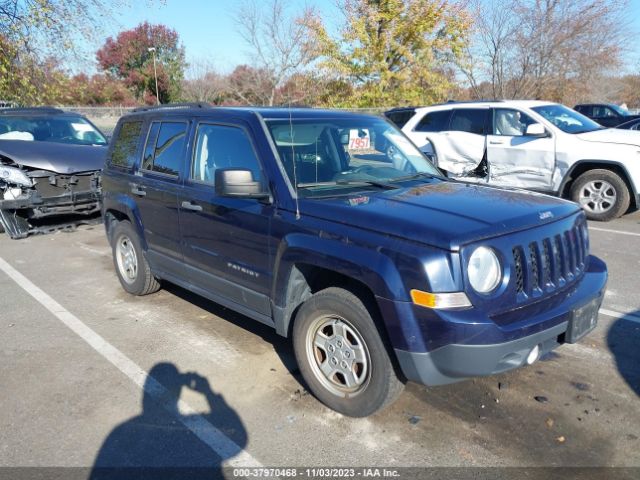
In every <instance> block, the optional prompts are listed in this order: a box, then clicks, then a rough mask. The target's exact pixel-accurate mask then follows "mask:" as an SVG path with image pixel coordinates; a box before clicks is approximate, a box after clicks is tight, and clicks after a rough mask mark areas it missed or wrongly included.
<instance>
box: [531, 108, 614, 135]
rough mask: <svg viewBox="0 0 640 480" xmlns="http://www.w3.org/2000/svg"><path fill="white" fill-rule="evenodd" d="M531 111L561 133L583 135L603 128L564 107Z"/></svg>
mask: <svg viewBox="0 0 640 480" xmlns="http://www.w3.org/2000/svg"><path fill="white" fill-rule="evenodd" d="M532 110H533V111H534V112H537V113H539V114H540V115H542V116H543V117H544V118H545V119H546V120H548V121H550V122H551V123H553V124H554V125H555V126H556V127H558V128H559V129H560V130H562V131H563V132H567V133H585V132H592V131H594V130H601V129H602V128H604V127H603V126H602V125H600V124H599V123H596V122H594V121H593V120H591V119H590V118H587V117H585V116H584V115H582V114H581V113H578V112H576V111H575V110H571V109H570V108H568V107H565V106H564V105H558V104H552V105H543V106H541V107H533V108H532Z"/></svg>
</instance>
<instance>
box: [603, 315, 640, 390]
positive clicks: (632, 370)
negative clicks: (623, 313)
mask: <svg viewBox="0 0 640 480" xmlns="http://www.w3.org/2000/svg"><path fill="white" fill-rule="evenodd" d="M631 315H633V317H631ZM631 315H629V316H628V317H623V318H618V319H617V320H616V321H615V322H614V323H613V324H612V325H611V327H609V332H608V333H607V345H608V347H609V350H610V351H611V353H613V356H614V358H615V361H616V366H617V367H618V371H619V372H620V376H622V378H623V379H624V380H625V382H627V385H629V388H631V390H632V391H633V392H634V393H635V394H636V395H637V396H639V397H640V322H639V321H638V320H637V318H640V311H636V312H634V313H632V314H631Z"/></svg>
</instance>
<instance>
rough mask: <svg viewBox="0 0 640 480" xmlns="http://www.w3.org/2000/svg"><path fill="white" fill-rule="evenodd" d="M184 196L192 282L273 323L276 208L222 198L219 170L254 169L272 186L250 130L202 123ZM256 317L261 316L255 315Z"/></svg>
mask: <svg viewBox="0 0 640 480" xmlns="http://www.w3.org/2000/svg"><path fill="white" fill-rule="evenodd" d="M192 150H193V151H192V154H191V155H190V156H191V168H190V172H189V174H188V177H187V178H186V180H185V187H184V190H183V192H182V194H181V195H180V197H179V206H180V217H181V228H182V238H183V244H184V257H185V258H184V259H185V268H186V269H187V271H188V275H189V278H190V281H191V282H192V283H193V284H194V285H196V286H197V287H199V288H201V289H204V290H205V291H207V292H208V293H209V294H213V295H210V296H213V297H214V298H215V299H217V300H218V301H220V302H221V303H227V304H229V302H231V303H232V304H233V305H231V306H232V307H233V308H236V309H238V310H240V311H243V312H245V313H248V312H247V309H248V310H250V311H251V312H256V313H258V314H260V315H262V316H263V317H262V318H263V320H264V321H265V322H266V323H271V320H270V317H271V306H270V302H269V289H270V285H271V276H272V272H271V260H270V252H269V233H270V225H271V218H272V216H273V213H274V208H273V206H272V205H271V204H268V203H265V202H263V201H260V200H256V199H245V198H231V197H219V196H217V195H216V193H215V182H214V179H215V172H216V170H217V169H220V168H243V169H249V170H251V171H252V173H253V177H254V179H255V180H257V181H261V182H264V183H265V189H266V188H267V185H266V177H265V175H264V173H263V171H264V170H263V168H262V162H261V160H260V158H259V155H258V153H257V149H256V148H255V146H254V142H253V137H252V132H251V129H250V126H249V125H248V124H245V123H244V122H242V121H240V120H238V121H237V122H235V123H213V122H211V123H209V122H201V123H199V124H198V125H197V128H196V131H195V137H194V141H193V149H192ZM254 318H256V316H255V315H254Z"/></svg>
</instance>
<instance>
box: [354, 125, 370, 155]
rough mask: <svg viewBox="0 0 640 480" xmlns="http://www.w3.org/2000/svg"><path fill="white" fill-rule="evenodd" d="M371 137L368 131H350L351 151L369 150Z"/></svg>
mask: <svg viewBox="0 0 640 480" xmlns="http://www.w3.org/2000/svg"><path fill="white" fill-rule="evenodd" d="M370 148H371V137H370V135H369V130H367V129H352V130H350V131H349V150H369V149H370Z"/></svg>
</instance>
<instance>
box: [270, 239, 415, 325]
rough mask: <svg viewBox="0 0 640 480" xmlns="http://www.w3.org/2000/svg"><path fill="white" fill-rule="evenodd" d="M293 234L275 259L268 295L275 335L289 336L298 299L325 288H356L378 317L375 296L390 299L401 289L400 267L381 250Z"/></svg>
mask: <svg viewBox="0 0 640 480" xmlns="http://www.w3.org/2000/svg"><path fill="white" fill-rule="evenodd" d="M296 237H298V238H288V239H287V242H283V247H282V248H281V249H280V250H279V252H278V255H277V259H276V266H277V268H276V271H275V272H274V280H273V287H272V295H271V298H272V299H273V310H274V321H275V326H276V331H277V332H278V334H280V335H283V336H289V334H290V333H291V327H292V325H293V319H294V318H295V314H296V312H297V311H298V309H299V308H300V306H301V305H302V303H303V302H304V301H305V300H307V299H308V298H309V297H311V295H313V294H314V293H315V292H317V291H319V290H323V289H324V288H328V287H340V288H344V289H346V290H348V291H350V292H351V293H354V294H355V295H357V296H358V297H359V298H360V299H361V300H362V301H363V302H365V304H367V305H369V306H371V307H372V308H375V309H376V310H375V312H373V313H375V314H376V315H378V316H380V315H379V314H380V310H379V306H378V302H377V300H376V297H377V296H381V297H384V298H394V296H397V295H398V294H399V293H400V291H403V287H402V282H401V280H400V275H399V272H397V270H396V268H395V266H394V265H393V263H392V262H391V259H389V258H387V257H384V256H383V255H382V254H380V253H378V252H375V251H372V250H370V249H365V248H363V247H357V246H348V247H347V246H346V245H345V244H343V243H340V244H338V243H339V242H337V241H329V242H324V241H322V239H320V238H319V237H315V239H313V238H310V237H308V238H300V237H303V236H296ZM301 243H304V246H303V245H302V244H301ZM285 244H286V246H285ZM340 247H341V248H340ZM347 254H348V257H347ZM385 333H387V332H385Z"/></svg>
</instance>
